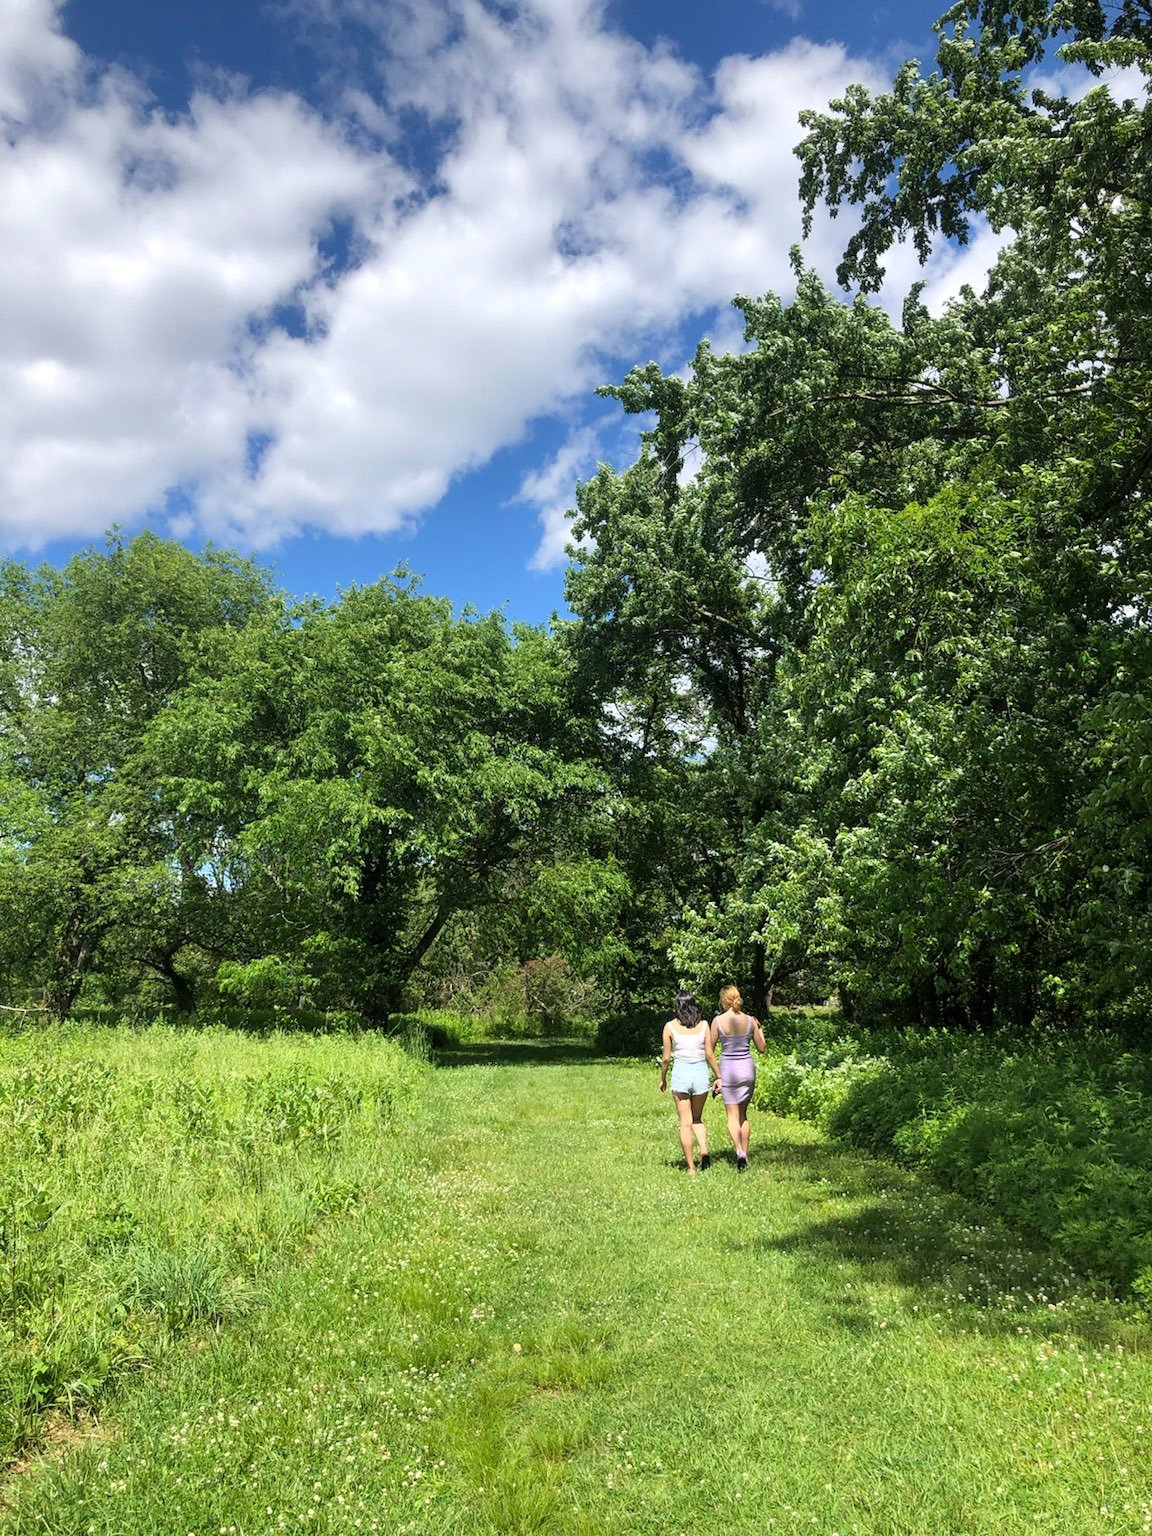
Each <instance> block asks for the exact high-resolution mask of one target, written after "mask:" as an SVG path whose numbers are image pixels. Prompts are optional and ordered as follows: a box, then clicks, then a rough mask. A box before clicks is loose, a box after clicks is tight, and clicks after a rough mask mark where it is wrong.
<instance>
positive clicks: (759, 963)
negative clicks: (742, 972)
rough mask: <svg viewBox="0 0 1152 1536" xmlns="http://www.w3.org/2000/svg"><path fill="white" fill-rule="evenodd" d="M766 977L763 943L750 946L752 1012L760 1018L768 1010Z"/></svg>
mask: <svg viewBox="0 0 1152 1536" xmlns="http://www.w3.org/2000/svg"><path fill="white" fill-rule="evenodd" d="M769 1001H770V1000H769V997H768V978H767V970H766V965H765V959H764V945H763V944H762V943H759V942H757V943H755V944H753V946H752V1012H753V1013H754V1014H755V1015H756V1017H757V1018H758V1019H762V1018H763V1017H764V1016H765V1015H766V1014H767V1012H768V1007H769Z"/></svg>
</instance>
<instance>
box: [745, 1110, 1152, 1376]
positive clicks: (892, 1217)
mask: <svg viewBox="0 0 1152 1536" xmlns="http://www.w3.org/2000/svg"><path fill="white" fill-rule="evenodd" d="M754 1158H755V1161H754V1169H753V1171H752V1173H750V1175H749V1180H750V1183H751V1181H752V1179H755V1182H756V1183H758V1184H760V1185H761V1188H763V1187H764V1185H765V1183H767V1184H768V1185H770V1184H771V1182H772V1180H773V1179H776V1180H778V1181H779V1182H781V1183H784V1182H787V1183H789V1184H791V1185H792V1186H793V1194H792V1199H793V1201H794V1202H797V1203H800V1204H805V1203H806V1204H808V1206H809V1207H810V1209H811V1218H810V1219H809V1220H807V1221H803V1222H802V1224H801V1225H798V1226H797V1227H796V1228H795V1229H794V1230H793V1231H791V1232H785V1233H783V1234H779V1235H770V1234H762V1235H755V1236H749V1237H745V1238H731V1239H729V1242H728V1246H729V1247H730V1248H731V1249H733V1250H735V1251H737V1252H744V1253H748V1254H751V1255H756V1254H760V1255H763V1254H765V1253H769V1252H776V1253H787V1254H791V1255H794V1256H795V1257H796V1258H798V1259H799V1261H800V1262H801V1263H802V1264H803V1266H804V1267H805V1268H806V1269H808V1270H810V1271H811V1275H810V1283H811V1285H812V1288H813V1292H814V1293H815V1294H817V1295H819V1296H821V1298H822V1300H823V1303H824V1305H825V1306H826V1307H827V1310H828V1315H829V1317H830V1318H831V1319H832V1321H834V1322H835V1323H837V1324H838V1325H839V1326H840V1327H843V1328H845V1329H847V1330H848V1331H849V1332H852V1333H855V1334H868V1333H873V1332H875V1331H877V1330H878V1329H879V1328H880V1327H881V1326H882V1324H883V1323H884V1319H883V1318H882V1316H881V1315H879V1313H878V1311H877V1307H876V1305H875V1304H873V1301H872V1300H871V1298H870V1297H869V1295H868V1289H869V1288H899V1289H900V1290H902V1291H904V1292H905V1293H906V1294H907V1295H908V1296H910V1297H911V1299H912V1303H913V1305H915V1306H916V1307H917V1309H918V1312H919V1314H920V1315H921V1316H922V1317H923V1318H924V1319H925V1320H928V1319H935V1320H936V1325H937V1326H939V1327H942V1328H945V1329H947V1331H949V1332H955V1331H964V1330H966V1331H969V1332H976V1331H978V1332H980V1333H985V1334H1016V1333H1018V1332H1020V1331H1021V1330H1023V1329H1026V1330H1028V1331H1029V1332H1031V1333H1034V1334H1039V1335H1042V1336H1047V1335H1057V1334H1066V1333H1072V1334H1074V1335H1075V1336H1076V1337H1077V1338H1079V1339H1081V1340H1083V1341H1084V1342H1086V1343H1091V1344H1097V1345H1100V1344H1116V1343H1122V1344H1124V1345H1125V1346H1126V1347H1127V1348H1136V1349H1140V1350H1149V1349H1152V1327H1150V1325H1149V1319H1148V1317H1147V1314H1146V1313H1145V1312H1144V1310H1143V1309H1142V1308H1140V1307H1139V1306H1138V1305H1137V1304H1135V1303H1127V1302H1118V1301H1117V1300H1116V1299H1115V1292H1114V1290H1113V1289H1112V1288H1110V1287H1109V1286H1108V1285H1107V1283H1106V1282H1104V1281H1098V1280H1094V1279H1092V1278H1091V1277H1088V1276H1085V1275H1080V1274H1077V1273H1076V1272H1075V1271H1074V1270H1072V1269H1070V1268H1069V1267H1068V1265H1067V1264H1065V1263H1064V1262H1063V1260H1062V1259H1061V1257H1060V1255H1059V1254H1058V1253H1057V1252H1056V1251H1055V1250H1054V1249H1053V1248H1052V1247H1050V1246H1048V1245H1046V1244H1045V1243H1043V1242H1042V1241H1038V1240H1035V1239H1033V1238H1031V1237H1029V1236H1028V1235H1027V1234H1023V1233H1021V1232H1019V1231H1017V1230H1015V1229H1013V1228H1012V1227H1009V1226H1008V1225H1007V1224H1006V1223H1004V1222H1003V1221H1001V1220H999V1219H998V1218H997V1217H996V1216H995V1215H994V1213H993V1212H992V1211H991V1210H990V1209H989V1208H988V1207H987V1206H986V1205H983V1204H980V1203H978V1202H977V1201H975V1200H972V1199H970V1198H968V1197H966V1196H964V1195H960V1194H956V1193H952V1192H949V1191H947V1190H945V1189H942V1188H941V1187H939V1186H938V1185H935V1184H932V1183H931V1182H930V1181H928V1180H927V1179H926V1178H924V1177H923V1176H922V1175H919V1174H916V1173H913V1172H910V1171H909V1170H907V1169H904V1168H900V1167H898V1166H897V1165H895V1164H894V1163H890V1162H886V1161H884V1160H882V1159H880V1158H876V1159H870V1158H869V1157H868V1156H867V1155H866V1154H864V1153H861V1152H859V1151H856V1150H854V1149H852V1148H847V1147H839V1146H835V1145H830V1144H828V1143H822V1142H812V1141H808V1140H806V1139H802V1138H799V1137H797V1138H795V1139H792V1138H789V1137H788V1135H787V1132H786V1131H785V1132H784V1134H783V1135H781V1134H778V1135H777V1137H776V1139H775V1140H773V1141H771V1142H767V1141H765V1140H761V1141H760V1143H759V1144H758V1146H757V1147H756V1148H755V1149H754ZM861 1286H862V1287H863V1288H864V1290H863V1291H862V1292H859V1293H858V1291H857V1287H861Z"/></svg>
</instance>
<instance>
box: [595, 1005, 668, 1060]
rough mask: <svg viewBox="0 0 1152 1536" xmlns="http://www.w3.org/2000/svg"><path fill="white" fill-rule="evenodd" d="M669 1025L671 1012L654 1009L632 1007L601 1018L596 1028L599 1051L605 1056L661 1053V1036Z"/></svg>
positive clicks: (648, 1058)
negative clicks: (665, 1026) (669, 1013)
mask: <svg viewBox="0 0 1152 1536" xmlns="http://www.w3.org/2000/svg"><path fill="white" fill-rule="evenodd" d="M667 1022H668V1010H667V1009H666V1008H665V1009H660V1008H655V1007H652V1006H648V1007H638V1008H629V1009H625V1010H623V1011H621V1012H620V1013H613V1014H611V1015H609V1017H608V1018H605V1019H601V1020H600V1022H599V1023H598V1024H597V1026H596V1049H597V1050H598V1051H599V1052H600V1053H601V1054H602V1055H604V1056H642V1057H644V1059H645V1060H650V1059H651V1058H652V1057H655V1056H659V1054H660V1048H661V1046H660V1037H661V1032H662V1031H663V1029H664V1025H665V1024H666V1023H667Z"/></svg>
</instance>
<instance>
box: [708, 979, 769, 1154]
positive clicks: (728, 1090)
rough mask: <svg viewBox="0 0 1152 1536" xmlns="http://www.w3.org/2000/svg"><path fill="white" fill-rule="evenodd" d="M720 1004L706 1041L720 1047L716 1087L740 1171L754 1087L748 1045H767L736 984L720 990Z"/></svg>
mask: <svg viewBox="0 0 1152 1536" xmlns="http://www.w3.org/2000/svg"><path fill="white" fill-rule="evenodd" d="M720 1006H721V1007H722V1008H723V1009H724V1012H723V1013H720V1014H717V1015H716V1017H715V1018H714V1019H713V1020H712V1025H711V1028H710V1029H709V1031H708V1043H709V1044H710V1045H711V1047H712V1050H713V1051H715V1050H716V1047H717V1046H719V1047H720V1074H719V1076H720V1082H719V1088H720V1092H721V1094H722V1095H723V1098H724V1110H725V1113H726V1114H727V1116H728V1134H729V1136H731V1138H732V1145H733V1146H734V1147H735V1149H736V1167H737V1170H738V1171H739V1172H740V1173H743V1172H744V1171H745V1169H746V1168H747V1167H748V1130H749V1127H748V1105H749V1104H750V1103H751V1102H752V1090H753V1089H754V1088H755V1086H756V1063H755V1062H754V1061H753V1060H752V1051H751V1046H752V1045H755V1047H756V1049H757V1050H758V1051H759V1052H760V1054H761V1055H763V1054H764V1052H765V1050H766V1049H767V1044H766V1042H765V1039H764V1031H763V1030H762V1029H761V1028H760V1020H759V1019H754V1018H753V1017H752V1015H751V1014H750V1013H742V1012H741V1009H742V1008H743V1007H744V1000H743V998H742V997H741V996H740V989H739V988H738V987H723V988H722V989H721V991H720ZM713 1092H715V1089H713Z"/></svg>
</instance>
